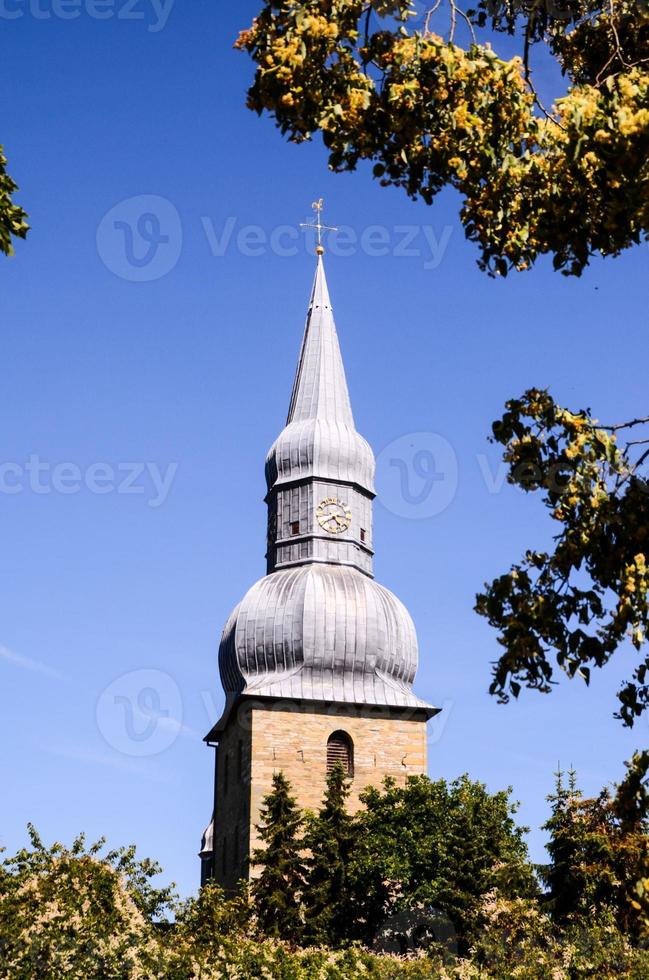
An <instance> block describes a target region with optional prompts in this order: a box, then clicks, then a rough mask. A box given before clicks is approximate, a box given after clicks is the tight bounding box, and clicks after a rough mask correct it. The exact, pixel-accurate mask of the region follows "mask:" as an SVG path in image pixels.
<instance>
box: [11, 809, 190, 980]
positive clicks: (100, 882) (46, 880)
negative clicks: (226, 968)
mask: <svg viewBox="0 0 649 980" xmlns="http://www.w3.org/2000/svg"><path fill="white" fill-rule="evenodd" d="M29 832H30V839H31V849H29V850H28V849H25V850H21V851H19V852H18V854H16V855H15V856H14V857H12V858H9V859H7V860H5V861H4V862H3V864H2V866H1V867H0V978H2V980H33V978H34V977H38V980H60V978H61V977H66V980H68V978H69V980H105V978H110V980H126V978H129V980H130V978H139V977H141V978H144V977H148V976H156V975H158V973H159V971H160V970H161V967H162V964H163V962H164V948H163V942H162V940H163V937H162V934H161V932H160V929H159V928H158V927H156V926H155V924H154V919H158V918H159V917H160V916H162V915H163V914H164V913H165V912H166V911H168V910H169V909H170V908H171V904H172V900H173V892H172V890H171V889H170V888H155V887H154V886H153V885H152V884H151V878H152V877H154V876H155V875H157V874H158V872H159V870H160V869H159V867H158V865H156V864H154V863H153V862H151V861H137V860H136V859H135V848H124V849H121V850H115V851H109V852H108V853H105V854H102V853H101V852H102V849H103V846H104V841H103V840H100V841H98V842H97V843H96V844H93V845H92V846H90V847H86V843H85V838H84V837H83V835H81V836H80V837H78V838H77V839H76V840H75V841H74V843H73V844H72V847H71V848H66V847H64V846H63V845H62V844H54V846H53V847H51V848H46V847H45V846H44V844H43V842H42V841H41V839H40V837H39V836H38V834H37V833H36V831H35V830H34V828H33V827H31V826H30V828H29Z"/></svg>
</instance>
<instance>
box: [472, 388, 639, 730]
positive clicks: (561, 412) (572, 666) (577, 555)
mask: <svg viewBox="0 0 649 980" xmlns="http://www.w3.org/2000/svg"><path fill="white" fill-rule="evenodd" d="M506 409H507V410H506V412H505V414H504V415H503V416H502V418H501V419H499V420H498V421H497V422H494V425H493V439H494V441H495V442H498V443H500V444H501V445H503V446H504V447H505V452H504V459H505V461H506V462H507V463H508V465H509V472H508V477H507V478H508V481H509V482H510V483H512V484H514V485H516V486H519V487H521V488H522V489H523V490H525V491H527V492H538V493H540V494H541V495H542V497H543V502H544V504H545V506H546V507H547V508H548V510H549V511H550V514H551V517H552V519H553V520H554V521H556V522H557V523H558V525H559V528H560V530H559V533H558V534H557V536H556V537H555V538H554V548H553V550H551V551H542V552H539V551H528V552H527V553H526V554H525V557H524V559H523V560H522V561H521V562H520V563H518V564H516V565H513V566H512V568H511V571H510V572H509V573H507V574H505V575H501V576H499V577H498V578H496V579H494V581H493V582H491V583H490V584H488V585H487V586H486V587H485V592H484V593H482V594H481V595H479V596H478V598H477V605H476V610H477V612H478V613H480V614H481V615H482V616H485V617H486V618H487V619H488V621H489V623H490V624H491V625H492V626H494V627H495V628H496V629H497V630H498V632H499V635H498V640H499V642H500V644H501V645H502V646H503V647H504V648H505V652H504V653H503V654H502V656H501V657H500V659H499V660H498V662H497V663H496V665H495V668H494V676H493V683H492V685H491V693H492V694H496V695H497V696H498V698H499V699H500V700H501V701H507V700H508V699H509V698H510V696H512V695H513V696H514V697H518V695H519V692H520V690H521V686H522V685H523V684H525V685H526V686H527V687H528V688H533V689H536V690H538V691H541V692H544V693H547V692H549V691H550V690H551V689H552V684H553V683H554V670H553V666H552V663H551V656H552V655H554V658H555V659H556V663H557V665H558V667H559V668H560V669H561V670H562V671H564V672H565V673H567V674H568V676H569V677H574V676H580V677H582V678H583V679H584V680H585V681H586V683H588V681H589V679H590V671H591V668H592V667H603V666H604V665H605V664H606V663H608V661H609V660H610V658H611V657H612V656H613V654H614V653H615V652H616V651H617V650H618V649H619V648H620V647H621V646H622V645H623V644H624V643H625V641H626V640H627V639H628V640H630V641H631V643H632V644H633V646H634V647H635V649H636V650H637V651H638V653H641V652H642V650H643V648H644V645H645V641H646V636H647V632H648V630H649V604H648V590H649V574H648V571H647V565H648V563H649V482H648V481H647V479H646V478H645V477H644V476H643V475H642V470H641V467H642V465H643V463H644V462H645V461H646V460H647V459H649V449H648V448H647V445H648V444H649V439H648V438H643V437H640V438H637V437H636V436H635V435H634V436H633V438H630V439H629V440H628V441H627V443H626V445H625V446H623V447H622V446H620V445H619V444H618V441H617V440H618V436H619V435H620V434H624V433H625V432H627V431H628V430H631V429H633V430H634V433H635V432H636V431H637V429H638V427H640V426H645V425H646V424H647V423H649V419H635V420H632V421H630V422H623V423H620V424H617V425H602V424H600V423H599V422H598V421H597V420H596V419H594V418H592V416H591V413H590V412H589V411H580V412H571V411H568V409H566V408H563V407H562V406H561V405H558V404H557V403H556V402H555V401H554V399H553V398H552V397H551V396H550V395H549V394H548V392H547V391H539V390H537V389H530V390H529V391H526V392H525V394H524V395H523V396H522V397H521V398H519V399H514V400H511V401H509V402H507V405H506ZM648 670H649V658H648V657H647V656H645V657H644V659H642V660H641V663H640V664H639V666H638V667H637V668H636V670H635V673H634V675H633V678H632V679H631V680H630V681H629V682H628V683H626V684H625V685H624V687H623V688H622V689H621V690H620V692H619V694H618V698H619V702H620V708H619V711H618V717H619V718H621V719H622V721H623V722H624V724H626V725H628V726H632V725H633V722H634V720H635V718H636V717H638V716H639V715H640V714H642V712H643V711H644V710H645V708H646V707H647V705H648V704H649V683H648V682H649V675H648V673H647V671H648Z"/></svg>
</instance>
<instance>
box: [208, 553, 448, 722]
mask: <svg viewBox="0 0 649 980" xmlns="http://www.w3.org/2000/svg"><path fill="white" fill-rule="evenodd" d="M417 662H418V649H417V636H416V633H415V627H414V624H413V622H412V619H411V618H410V614H409V613H408V611H407V610H406V608H405V606H404V605H403V604H402V603H401V602H400V601H399V599H397V598H396V596H394V595H393V594H392V593H391V592H389V591H388V589H385V588H383V586H381V585H378V584H377V583H376V582H375V581H374V580H373V579H371V578H368V576H367V575H364V574H363V573H362V572H360V571H357V570H356V569H355V568H350V567H347V566H345V565H329V564H318V563H313V564H308V565H301V566H299V567H297V568H288V569H282V570H280V571H277V572H273V573H272V574H271V575H267V576H266V577H265V578H262V579H260V580H259V581H258V582H257V583H256V584H255V585H253V587H252V588H251V589H250V590H249V592H248V593H247V594H246V596H245V597H244V599H243V600H242V601H241V602H240V604H239V605H238V606H237V607H236V609H235V610H234V611H233V613H232V614H231V616H230V618H229V619H228V622H227V623H226V626H225V630H224V631H223V637H222V639H221V646H220V649H219V668H220V672H221V680H222V683H223V686H224V688H225V692H226V695H227V696H228V701H229V702H230V703H232V701H233V699H234V698H236V696H237V695H241V694H245V695H252V696H257V697H272V698H299V699H305V700H316V701H326V702H347V703H354V704H370V705H383V706H386V707H401V708H408V707H410V708H414V709H423V710H427V711H430V713H433V709H430V707H429V705H427V704H426V703H425V702H423V701H420V700H419V699H418V698H417V697H416V696H415V694H414V693H413V691H412V687H411V685H412V682H413V680H414V677H415V673H416V670H417Z"/></svg>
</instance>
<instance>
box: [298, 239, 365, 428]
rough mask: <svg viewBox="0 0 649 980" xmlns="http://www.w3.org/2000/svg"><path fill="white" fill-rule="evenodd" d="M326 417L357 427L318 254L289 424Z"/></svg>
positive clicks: (322, 268) (322, 265)
mask: <svg viewBox="0 0 649 980" xmlns="http://www.w3.org/2000/svg"><path fill="white" fill-rule="evenodd" d="M314 418H322V419H328V420H329V421H331V422H341V423H343V424H344V425H348V426H350V427H351V428H354V417H353V415H352V408H351V403H350V400H349V391H348V389H347V379H346V378H345V368H344V367H343V359H342V355H341V353H340V345H339V343H338V334H337V333H336V324H335V322H334V316H333V311H332V309H331V300H330V299H329V290H328V288H327V278H326V276H325V271H324V263H323V261H322V255H320V254H319V255H318V266H317V269H316V274H315V280H314V283H313V291H312V293H311V302H310V304H309V312H308V315H307V320H306V327H305V330H304V339H303V341H302V349H301V351H300V360H299V362H298V367H297V374H296V376H295V383H294V385H293V394H292V396H291V404H290V407H289V410H288V423H290V422H301V421H303V420H304V419H314Z"/></svg>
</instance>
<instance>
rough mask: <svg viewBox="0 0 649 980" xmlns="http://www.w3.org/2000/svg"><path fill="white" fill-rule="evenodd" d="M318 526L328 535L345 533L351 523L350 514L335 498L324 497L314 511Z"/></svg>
mask: <svg viewBox="0 0 649 980" xmlns="http://www.w3.org/2000/svg"><path fill="white" fill-rule="evenodd" d="M316 517H317V519H318V524H319V525H320V527H321V528H322V530H323V531H328V532H329V534H341V533H342V532H343V531H347V530H348V529H349V526H350V524H351V522H352V512H351V510H350V509H349V507H348V506H347V504H343V503H341V501H340V500H337V499H336V497H325V499H324V500H323V501H322V502H321V503H320V504H319V505H318V509H317V511H316Z"/></svg>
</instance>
